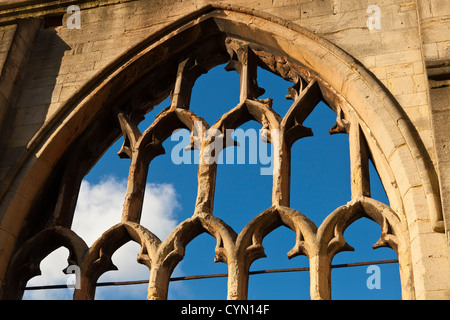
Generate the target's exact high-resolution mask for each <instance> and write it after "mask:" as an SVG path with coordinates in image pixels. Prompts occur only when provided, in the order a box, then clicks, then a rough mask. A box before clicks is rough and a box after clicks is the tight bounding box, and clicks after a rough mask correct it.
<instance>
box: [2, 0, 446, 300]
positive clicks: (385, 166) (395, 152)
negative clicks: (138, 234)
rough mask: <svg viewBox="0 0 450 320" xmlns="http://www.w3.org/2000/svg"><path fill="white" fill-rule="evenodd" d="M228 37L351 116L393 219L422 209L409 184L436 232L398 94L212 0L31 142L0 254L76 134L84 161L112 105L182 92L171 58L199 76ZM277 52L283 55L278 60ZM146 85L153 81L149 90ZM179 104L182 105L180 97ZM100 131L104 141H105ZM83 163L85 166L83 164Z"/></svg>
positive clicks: (110, 70)
mask: <svg viewBox="0 0 450 320" xmlns="http://www.w3.org/2000/svg"><path fill="white" fill-rule="evenodd" d="M250 22H251V23H250ZM229 39H241V40H245V41H247V42H248V43H250V45H251V46H252V49H253V50H254V52H260V54H259V55H258V59H259V61H260V63H261V64H263V65H264V66H265V68H267V69H269V70H270V71H272V72H274V73H276V74H278V75H280V76H282V77H283V78H285V79H289V80H290V81H294V82H295V80H296V79H295V74H301V76H302V77H303V78H304V79H308V80H309V81H310V83H317V84H318V88H319V89H320V92H321V94H322V97H323V99H324V100H325V101H326V102H327V103H328V104H329V105H330V106H331V107H332V108H333V109H334V110H335V111H336V113H337V114H338V120H342V119H350V118H351V119H353V120H355V119H356V121H357V123H358V125H359V126H360V128H361V130H362V133H363V134H364V136H365V137H366V140H367V143H368V145H369V148H370V149H371V152H372V154H373V155H374V158H375V159H376V161H375V164H376V165H377V168H379V172H380V176H381V180H382V182H383V185H384V186H385V188H386V190H387V193H388V196H389V199H390V201H391V204H393V206H394V209H395V212H396V213H397V219H399V220H400V221H401V222H402V226H408V225H409V224H411V223H412V221H415V219H416V215H417V213H418V212H420V210H423V208H418V207H415V206H414V205H410V204H409V205H408V206H405V203H404V200H403V196H404V195H405V194H406V192H407V191H408V190H409V189H410V188H411V187H415V188H421V190H422V191H423V192H422V193H418V194H419V196H420V197H422V198H423V199H422V200H423V202H424V203H426V204H427V207H426V211H427V212H428V214H429V218H430V220H431V222H432V226H433V229H434V230H435V231H443V217H442V213H441V210H440V201H439V190H438V184H437V183H436V181H437V180H436V173H435V172H434V170H433V169H432V168H433V166H432V165H431V160H430V159H429V158H428V157H427V156H426V155H427V153H426V152H425V151H424V150H425V147H424V145H423V143H422V141H421V140H420V138H419V135H418V133H417V132H416V130H415V128H414V126H413V125H412V123H411V122H410V120H409V119H408V117H407V115H406V114H405V112H404V111H403V110H402V108H401V107H400V105H399V104H398V103H397V101H396V100H395V99H394V98H393V97H392V95H391V94H390V93H389V92H388V90H387V89H386V88H384V87H383V86H382V84H380V82H379V81H378V80H377V79H376V78H375V77H374V76H373V75H372V74H371V73H370V72H369V71H368V70H367V69H365V68H364V66H362V65H361V64H360V63H359V62H358V61H357V60H356V59H354V58H353V57H351V56H350V55H348V54H347V53H346V52H344V51H343V50H341V49H339V48H338V47H337V46H335V45H333V44H332V43H330V42H328V41H326V40H325V39H323V38H321V37H319V36H317V35H315V34H313V33H311V32H309V31H307V30H305V29H304V28H301V27H299V26H297V25H295V24H293V23H290V22H288V21H285V20H282V19H279V18H277V17H275V16H272V15H269V14H265V13H259V12H256V11H254V10H248V9H243V8H241V7H237V6H232V5H223V4H215V5H208V6H205V7H203V8H201V9H200V10H198V11H195V12H193V13H191V14H189V15H187V16H185V17H183V18H182V19H180V20H177V21H176V22H174V23H172V24H170V25H169V26H165V27H164V29H161V30H159V31H157V32H155V33H153V34H152V35H151V36H150V37H149V38H147V39H145V40H144V41H143V42H141V43H140V44H138V45H137V46H135V47H134V48H132V49H130V50H128V51H127V52H126V53H124V54H123V55H122V56H121V57H119V58H118V59H117V60H115V61H114V62H113V63H111V64H110V65H108V66H107V67H105V69H104V70H103V71H102V72H101V73H100V74H98V76H96V77H95V78H94V79H92V80H91V81H89V83H87V84H86V85H85V86H84V87H83V88H82V89H81V90H79V91H78V92H77V93H76V94H75V95H74V96H73V97H72V98H71V99H69V101H68V102H67V103H66V104H65V105H64V106H62V108H61V109H60V110H59V112H57V113H55V115H54V117H53V118H52V119H50V121H48V122H47V123H46V124H45V125H44V126H43V127H42V128H41V130H40V131H39V132H38V133H37V134H36V136H35V137H34V138H33V139H32V141H30V143H29V144H28V153H27V155H26V157H25V158H24V159H22V162H21V163H22V167H21V168H20V170H18V172H17V175H16V176H15V178H14V180H13V183H12V185H11V192H10V193H9V194H8V197H4V198H3V200H4V201H3V202H2V204H1V207H0V210H1V213H2V216H1V217H2V220H1V224H0V227H1V228H2V229H4V230H7V232H8V233H9V234H10V235H11V236H12V238H13V239H14V241H11V242H10V243H8V244H7V245H6V247H5V250H4V252H5V253H4V254H5V255H6V256H7V258H6V260H7V261H9V260H10V259H9V257H11V256H12V255H13V254H14V252H16V251H18V250H20V249H21V248H22V247H23V245H24V242H23V241H21V242H17V241H16V240H17V239H18V238H20V234H21V231H22V229H23V228H26V220H27V219H28V218H29V214H30V212H31V211H32V207H33V204H35V203H36V200H37V199H38V198H40V197H44V196H45V191H42V190H45V188H44V186H45V185H48V184H50V183H52V182H57V184H56V185H60V182H61V179H62V177H61V176H60V175H58V174H54V173H53V169H55V168H57V167H61V166H63V164H65V163H67V161H68V160H67V159H69V158H70V157H71V156H75V154H74V152H75V151H79V150H83V148H82V147H80V146H77V147H76V148H74V146H75V145H77V143H81V142H80V140H81V138H82V139H83V140H82V143H85V144H86V145H87V144H89V143H90V142H92V141H95V143H96V147H97V148H95V149H94V150H92V152H91V153H90V154H89V158H88V160H87V161H88V163H90V164H93V163H95V162H96V161H97V159H98V158H99V157H100V156H101V155H102V153H103V152H104V151H105V150H106V148H107V147H109V145H110V142H111V136H112V135H114V134H115V135H116V137H118V136H119V135H120V130H119V129H118V126H117V123H116V122H115V121H111V118H113V117H112V116H111V112H112V111H113V112H115V110H117V108H119V109H120V108H122V109H124V108H129V107H130V106H131V108H136V109H139V108H141V109H142V112H144V113H145V112H148V111H149V110H151V108H152V106H153V105H156V104H157V103H159V102H161V101H162V100H163V99H164V98H165V97H166V96H167V95H168V94H169V93H170V92H173V93H175V96H176V97H178V96H177V95H178V94H179V91H177V90H183V88H184V89H186V88H187V90H189V86H190V85H191V84H192V83H193V82H192V81H191V82H188V83H187V84H186V83H178V85H179V86H177V90H175V91H174V83H176V81H177V76H178V74H179V69H178V67H179V65H180V61H186V60H185V59H183V58H184V57H185V56H186V55H194V56H195V57H196V58H197V59H196V60H195V62H198V63H203V64H202V65H201V66H200V68H194V70H193V71H192V72H193V73H192V77H193V78H192V79H194V80H195V77H198V76H199V75H200V74H201V73H203V72H205V71H207V70H209V69H210V68H212V67H214V66H215V65H218V64H219V63H223V62H225V61H226V60H227V59H229V54H230V52H229V50H228V48H227V46H226V42H227V41H228V40H229ZM277 57H285V58H284V60H283V61H282V62H283V63H282V66H281V65H280V63H279V62H280V59H277ZM189 70H192V69H189ZM162 71H164V72H162ZM297 80H298V79H297ZM149 83H155V84H156V85H155V87H153V88H150V89H149ZM245 89H246V91H245V92H246V93H247V94H248V95H250V96H252V95H253V94H254V93H255V92H257V91H258V88H254V87H250V86H249V87H247V88H245ZM241 94H242V92H241ZM136 97H138V98H139V99H144V100H145V103H144V104H138V107H134V106H135V105H136V104H135V103H136V100H133V99H135V98H136ZM179 103H180V105H182V106H183V107H185V108H187V107H188V106H187V105H185V104H183V101H180V102H179ZM139 112H141V111H139ZM105 119H107V120H105ZM102 120H105V121H104V124H103V125H102V130H101V131H100V130H98V131H95V130H92V129H91V127H90V126H91V125H92V124H93V123H95V122H98V121H100V122H101V121H102ZM387 132H388V134H386V133H387ZM106 137H107V138H108V139H104V138H106ZM73 165H75V164H73ZM393 167H396V168H401V169H402V170H394V169H393ZM88 168H89V165H87V166H86V170H88ZM363 202H364V201H363ZM358 203H360V204H359V205H360V206H363V208H364V210H365V212H366V213H368V214H369V212H370V213H372V214H373V215H374V217H373V218H374V220H376V219H378V220H379V219H380V216H379V214H378V213H377V212H379V211H378V210H379V209H377V210H375V209H373V208H375V207H377V208H378V205H375V204H373V203H371V202H370V201H368V202H367V203H366V202H364V203H365V204H362V202H361V201H360V202H358ZM282 204H284V203H282ZM364 206H366V207H364ZM384 211H386V210H385V209H383V212H384ZM369 215H370V214H369ZM351 217H353V216H352V215H351ZM330 219H333V217H331V218H330ZM69 220H70V219H69ZM12 221H15V223H12ZM383 221H384V220H383ZM402 228H405V227H402ZM322 230H323V232H328V231H329V230H328V229H327V228H326V227H323V228H322V229H320V228H319V231H318V232H319V233H320V232H322ZM338 240H339V239H338ZM385 241H388V239H385ZM11 268H12V265H11V263H10V264H9V269H11ZM2 271H3V273H2V274H0V279H2V280H4V282H5V283H7V282H9V281H12V280H11V279H10V278H5V271H4V270H2ZM4 287H5V286H4ZM4 287H3V288H4ZM2 292H4V291H2ZM3 294H4V293H3Z"/></svg>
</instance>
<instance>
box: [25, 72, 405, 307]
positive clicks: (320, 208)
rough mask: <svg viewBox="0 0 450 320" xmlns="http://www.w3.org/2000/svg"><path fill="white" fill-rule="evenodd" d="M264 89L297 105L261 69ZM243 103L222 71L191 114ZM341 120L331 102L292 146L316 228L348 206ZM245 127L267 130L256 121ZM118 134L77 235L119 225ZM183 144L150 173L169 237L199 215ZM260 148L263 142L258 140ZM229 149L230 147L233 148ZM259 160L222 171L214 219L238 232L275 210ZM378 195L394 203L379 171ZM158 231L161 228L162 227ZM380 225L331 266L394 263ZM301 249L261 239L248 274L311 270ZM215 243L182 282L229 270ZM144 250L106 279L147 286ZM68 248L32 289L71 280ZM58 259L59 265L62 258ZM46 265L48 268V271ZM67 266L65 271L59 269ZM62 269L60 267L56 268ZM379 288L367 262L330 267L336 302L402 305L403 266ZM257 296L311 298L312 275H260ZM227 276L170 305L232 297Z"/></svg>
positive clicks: (111, 290) (97, 173) (83, 195)
mask: <svg viewBox="0 0 450 320" xmlns="http://www.w3.org/2000/svg"><path fill="white" fill-rule="evenodd" d="M258 72H259V73H258V82H259V86H260V87H262V88H264V89H265V90H266V93H265V94H264V95H263V96H262V97H261V98H272V99H273V100H274V104H273V108H274V109H275V110H276V111H277V112H278V113H279V114H280V115H281V116H283V115H284V113H285V112H286V111H287V110H288V108H289V106H290V101H287V100H286V99H285V95H286V94H287V89H288V87H290V86H291V85H292V84H290V83H288V82H286V81H284V80H283V79H281V78H278V77H276V76H274V75H272V74H270V73H268V72H266V71H264V70H261V69H259V71H258ZM238 100H239V77H238V74H237V73H236V72H226V71H225V70H224V69H223V66H218V67H216V68H214V69H212V70H211V71H210V72H209V73H208V74H206V75H204V76H202V77H201V78H199V79H198V80H197V83H196V85H195V87H194V90H193V94H192V100H191V110H192V111H193V112H195V113H196V114H197V115H199V116H201V117H203V118H204V119H205V120H206V121H207V122H208V123H209V124H210V125H212V124H213V123H214V122H215V121H216V120H217V119H219V117H220V116H221V115H222V114H223V113H225V112H226V111H228V110H230V109H231V108H233V107H235V106H236V105H237V103H238ZM168 105H169V101H168V100H166V101H164V102H163V103H162V104H161V105H160V106H157V107H155V110H154V111H152V112H151V113H149V114H148V115H147V119H146V120H145V121H144V122H143V123H142V124H141V126H140V127H141V130H143V129H144V128H145V126H148V125H149V124H150V123H151V122H152V120H153V119H154V116H155V115H156V114H158V113H159V112H160V111H161V110H162V109H163V108H165V107H167V106H168ZM335 117H336V116H335V114H334V113H333V111H331V110H330V109H329V108H328V107H327V106H326V105H324V104H322V103H321V104H319V105H318V106H317V107H316V109H315V110H314V112H313V113H312V114H311V116H310V117H309V118H308V119H307V120H306V121H305V123H304V124H305V125H306V126H309V127H311V128H312V129H313V132H314V137H308V138H304V139H301V140H299V141H297V142H296V143H295V144H294V146H293V148H292V169H291V177H292V178H291V207H292V208H294V209H296V210H299V211H300V212H301V213H303V214H304V215H306V216H308V217H309V218H310V219H311V220H312V221H314V223H316V225H317V226H319V225H320V224H321V222H322V221H323V219H324V218H325V217H326V216H327V215H328V214H330V213H331V212H332V211H334V209H336V208H337V207H339V206H341V205H343V204H346V203H347V202H348V201H349V200H350V164H349V162H350V160H349V150H348V137H347V135H334V136H330V135H329V134H328V129H330V128H331V127H332V126H333V125H334V123H335ZM241 128H243V129H244V130H247V129H249V128H255V129H258V130H259V129H260V128H261V125H260V124H258V123H256V122H254V121H252V122H249V123H247V124H244V125H243V126H242V127H241ZM122 141H123V140H122V138H120V139H119V140H118V141H117V142H116V143H115V144H114V145H113V146H112V147H111V148H110V149H109V151H108V152H107V153H106V154H105V155H104V157H103V158H102V159H101V160H100V161H99V162H98V163H97V165H96V166H95V167H94V168H93V170H91V172H90V173H89V174H88V175H87V176H86V178H85V181H84V182H83V186H82V190H81V191H80V199H79V202H78V207H77V212H76V215H75V218H74V226H73V228H74V230H75V231H77V232H79V233H80V235H81V236H83V237H85V238H88V239H91V240H90V243H88V244H91V243H92V241H93V240H95V238H96V237H99V236H100V235H101V232H102V231H105V230H106V229H107V228H108V227H109V226H112V225H114V224H115V223H117V222H119V221H120V214H121V209H122V203H123V199H124V192H125V188H126V179H127V176H128V165H129V160H123V159H119V158H118V156H117V155H116V153H117V151H118V150H119V149H120V146H121V144H122ZM177 143H179V142H178V141H171V140H170V139H168V140H167V141H166V142H165V143H164V147H165V149H166V154H165V155H162V156H159V157H157V158H156V159H154V160H153V161H152V163H151V164H150V168H149V174H148V186H147V192H146V197H147V198H146V201H145V203H144V209H143V222H142V224H143V225H144V226H145V227H147V228H148V229H150V230H151V231H153V232H154V233H156V234H157V235H158V236H160V237H164V236H165V235H167V234H168V232H170V230H171V228H173V227H174V226H175V225H176V224H178V223H180V222H181V221H183V220H184V219H186V218H188V217H190V216H191V215H192V213H193V209H194V205H195V199H196V194H197V168H198V166H197V165H196V164H181V165H175V164H173V163H172V161H171V158H170V155H171V152H170V151H171V150H172V148H173V147H174V146H175V145H176V144H177ZM260 143H262V142H260ZM225 152H226V151H225ZM261 167H262V165H261V164H253V165H250V164H245V165H243V164H234V165H232V164H222V165H219V166H218V171H217V180H216V181H217V182H216V194H215V203H214V215H215V216H217V217H219V218H221V219H223V220H224V221H225V222H227V223H228V224H229V225H231V226H232V227H233V228H234V229H235V231H236V232H239V231H240V230H241V229H242V228H243V227H244V226H245V225H246V224H247V223H248V222H249V221H250V220H251V219H252V218H253V217H254V216H256V215H257V214H259V213H260V212H262V211H263V210H265V209H267V208H268V207H270V206H271V194H272V176H268V175H260V169H261ZM371 188H372V197H373V198H374V199H376V200H379V201H381V202H384V203H386V204H388V200H387V198H386V195H385V193H384V190H383V188H382V185H381V183H380V181H379V179H378V176H377V174H376V171H375V170H374V169H373V167H371ZM155 229H156V230H155ZM380 232H381V228H380V227H379V226H378V225H377V224H376V223H375V222H372V221H369V220H367V219H361V220H358V221H357V222H355V223H354V224H352V225H351V226H350V227H349V228H348V229H347V230H346V232H345V234H344V236H345V238H346V240H347V242H348V243H349V244H350V245H351V246H353V247H354V248H355V252H342V253H339V254H338V255H337V256H336V257H335V258H334V260H333V264H341V263H350V262H361V261H372V260H384V259H396V258H397V256H396V254H395V252H394V251H393V250H391V249H389V248H381V249H377V250H373V249H372V248H371V246H372V245H373V244H374V243H375V242H376V241H377V240H378V239H379V236H380ZM294 244H295V234H294V233H293V232H292V231H291V230H289V229H287V228H285V227H281V228H279V229H277V230H275V231H274V232H273V233H271V234H269V235H268V236H267V237H266V238H265V239H264V242H263V245H264V248H265V251H266V255H267V258H263V259H259V260H257V261H255V262H254V263H253V265H252V266H251V268H250V270H251V271H254V270H263V269H278V268H296V267H308V259H307V258H306V257H303V256H300V257H296V258H294V259H292V260H288V259H287V252H288V251H289V250H290V249H291V248H292V247H293V245H294ZM214 247H215V239H213V238H212V237H211V236H209V235H208V234H203V235H201V236H200V237H198V238H196V239H194V240H193V241H192V242H191V243H190V244H189V245H188V246H187V248H186V256H185V259H184V260H183V261H182V262H181V263H180V264H179V266H178V267H177V268H176V269H175V271H174V276H181V275H185V276H187V275H199V274H215V273H227V266H226V265H225V264H223V263H216V264H215V263H214V262H213V260H214ZM138 251H139V246H138V245H137V244H134V243H128V244H126V245H125V246H123V247H122V248H121V249H119V250H118V251H117V253H116V254H115V255H114V256H113V262H115V263H116V265H117V266H118V267H119V271H113V272H108V273H106V274H105V275H103V276H102V277H101V278H100V279H99V282H102V281H112V280H115V281H120V280H143V279H147V278H148V270H147V268H146V267H144V266H142V265H139V264H138V263H137V262H136V256H137V253H138ZM64 259H67V250H66V251H65V249H60V250H59V251H58V253H55V254H52V255H51V256H49V257H48V258H47V259H46V260H47V261H43V263H42V265H41V269H42V271H43V276H41V277H36V278H34V279H32V280H30V282H29V284H28V285H30V286H31V285H38V284H42V283H46V284H55V283H65V281H67V276H65V275H64V274H62V273H61V274H58V275H55V273H59V271H58V270H62V269H63V268H65V267H66V266H67V263H66V261H65V260H64ZM57 260H58V262H56V261H57ZM46 264H47V265H48V266H47V265H46ZM59 266H61V267H59ZM58 268H59V269H58ZM380 269H381V289H372V290H369V289H368V288H367V286H366V281H367V279H368V277H369V276H370V274H368V273H367V266H364V267H353V268H342V269H334V270H333V271H332V298H333V299H400V298H401V290H400V279H399V271H398V264H386V265H380ZM46 291H47V292H38V291H33V292H27V293H26V294H25V297H24V298H26V299H36V298H38V299H41V298H57V299H64V298H70V294H71V290H69V289H64V290H53V291H52V292H49V291H50V290H46ZM146 291H147V285H145V284H144V285H135V286H126V287H108V288H98V289H97V294H96V298H99V299H145V298H146ZM248 292H249V293H248V298H249V299H309V273H308V272H295V273H280V274H265V275H253V276H251V277H250V281H249V291H248ZM226 294H227V279H226V278H217V279H202V280H190V281H180V282H171V284H170V287H169V298H170V299H225V298H226Z"/></svg>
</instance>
